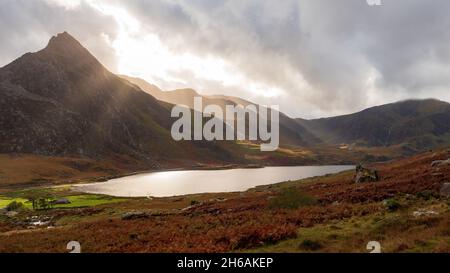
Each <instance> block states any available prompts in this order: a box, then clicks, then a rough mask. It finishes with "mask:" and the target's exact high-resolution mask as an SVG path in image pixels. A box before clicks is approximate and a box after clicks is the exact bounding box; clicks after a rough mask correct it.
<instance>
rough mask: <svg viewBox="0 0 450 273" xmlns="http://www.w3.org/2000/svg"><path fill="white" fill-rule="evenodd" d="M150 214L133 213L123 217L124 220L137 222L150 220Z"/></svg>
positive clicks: (142, 212)
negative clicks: (136, 220) (137, 220)
mask: <svg viewBox="0 0 450 273" xmlns="http://www.w3.org/2000/svg"><path fill="white" fill-rule="evenodd" d="M149 217H150V214H149V213H147V212H144V211H131V212H127V213H125V214H123V215H122V220H135V219H145V218H149Z"/></svg>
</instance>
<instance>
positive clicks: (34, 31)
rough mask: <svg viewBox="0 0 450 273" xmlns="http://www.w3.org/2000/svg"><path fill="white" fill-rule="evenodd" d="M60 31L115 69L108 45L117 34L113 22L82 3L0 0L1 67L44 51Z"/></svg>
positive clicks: (114, 58)
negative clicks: (30, 54)
mask: <svg viewBox="0 0 450 273" xmlns="http://www.w3.org/2000/svg"><path fill="white" fill-rule="evenodd" d="M63 31H69V32H70V33H71V34H72V35H74V36H75V37H76V38H77V39H79V40H80V42H81V43H83V44H84V45H85V46H86V47H87V48H88V49H89V50H90V51H91V52H92V53H93V54H94V55H96V56H97V57H98V58H99V59H100V61H102V62H103V63H104V64H105V65H107V66H108V67H110V68H111V69H113V70H114V69H116V66H117V65H116V57H115V50H114V49H113V48H111V46H110V44H109V41H110V40H114V39H115V36H116V35H117V25H116V21H115V20H114V18H111V17H109V16H105V15H103V14H101V13H100V12H98V11H97V10H95V9H94V8H93V7H91V6H90V5H89V4H87V3H86V2H84V1H82V0H79V1H78V0H33V1H29V0H0V36H1V37H2V47H1V50H0V66H3V65H6V64H7V63H9V62H11V61H13V60H14V59H16V58H18V57H19V56H21V55H23V54H25V53H26V52H35V51H37V50H40V49H42V48H44V47H45V46H46V44H47V43H48V40H49V39H50V38H51V37H52V36H53V35H55V34H57V33H60V32H63Z"/></svg>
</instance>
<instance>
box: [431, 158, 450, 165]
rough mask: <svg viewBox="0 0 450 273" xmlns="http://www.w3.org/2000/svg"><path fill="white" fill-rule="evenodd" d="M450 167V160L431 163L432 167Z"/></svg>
mask: <svg viewBox="0 0 450 273" xmlns="http://www.w3.org/2000/svg"><path fill="white" fill-rule="evenodd" d="M447 165H450V158H449V159H447V160H435V161H433V162H431V167H442V166H447Z"/></svg>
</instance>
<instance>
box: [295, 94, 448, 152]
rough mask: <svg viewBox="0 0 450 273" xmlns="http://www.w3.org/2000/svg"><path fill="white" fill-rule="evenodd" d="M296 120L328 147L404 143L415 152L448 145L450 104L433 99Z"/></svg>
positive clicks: (408, 101)
mask: <svg viewBox="0 0 450 273" xmlns="http://www.w3.org/2000/svg"><path fill="white" fill-rule="evenodd" d="M297 121H298V122H299V123H300V124H301V125H303V126H304V127H305V128H307V129H308V130H309V131H310V132H312V133H313V134H314V135H316V136H317V137H318V138H320V140H321V141H322V142H324V143H328V144H341V143H348V144H351V143H356V144H359V145H365V146H391V145H398V144H408V145H411V146H413V147H415V148H418V149H425V148H433V147H437V146H444V145H450V104H449V103H447V102H443V101H439V100H434V99H427V100H407V101H401V102H397V103H392V104H386V105H382V106H377V107H372V108H369V109H366V110H364V111H361V112H359V113H355V114H351V115H345V116H338V117H331V118H323V119H315V120H304V119H297Z"/></svg>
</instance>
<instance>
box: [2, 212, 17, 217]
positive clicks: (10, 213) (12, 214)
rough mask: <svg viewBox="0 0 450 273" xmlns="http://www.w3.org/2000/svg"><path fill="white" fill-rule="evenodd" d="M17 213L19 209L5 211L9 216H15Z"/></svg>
mask: <svg viewBox="0 0 450 273" xmlns="http://www.w3.org/2000/svg"><path fill="white" fill-rule="evenodd" d="M17 214H19V213H18V212H17V211H8V212H6V213H5V215H6V216H8V217H14V216H16V215H17Z"/></svg>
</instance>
